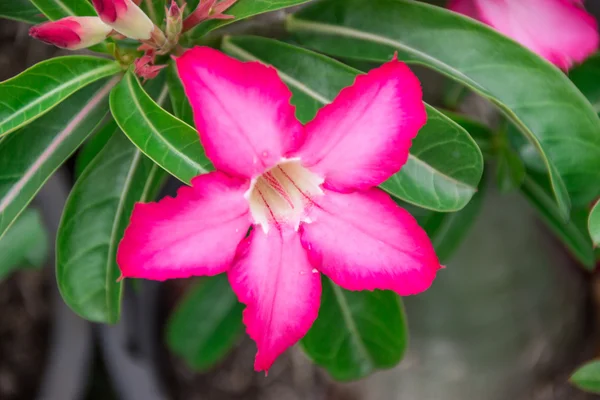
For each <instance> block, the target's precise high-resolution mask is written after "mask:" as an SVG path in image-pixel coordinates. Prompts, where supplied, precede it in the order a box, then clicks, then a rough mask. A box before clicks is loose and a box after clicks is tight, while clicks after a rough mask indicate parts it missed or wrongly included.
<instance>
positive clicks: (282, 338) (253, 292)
mask: <svg viewBox="0 0 600 400" xmlns="http://www.w3.org/2000/svg"><path fill="white" fill-rule="evenodd" d="M229 281H230V282H231V287H232V288H233V291H234V292H235V293H236V295H237V296H238V298H239V300H240V302H242V303H244V304H246V309H245V310H244V324H245V325H246V330H247V332H248V334H249V335H250V337H251V338H252V339H253V340H254V341H255V342H256V345H257V347H258V353H257V354H256V360H255V362H254V368H255V369H256V370H257V371H262V370H264V371H266V370H268V369H269V367H271V364H273V362H274V361H275V359H276V358H277V357H278V356H279V355H280V354H281V353H283V352H284V351H285V350H286V349H287V348H288V347H290V346H292V345H293V344H294V343H296V342H297V341H298V340H300V338H302V337H303V336H304V335H305V334H306V332H308V330H309V328H310V327H311V325H312V323H313V322H314V321H315V319H316V318H317V314H318V312H319V303H320V299H321V277H320V274H319V273H318V272H317V270H314V269H313V267H312V266H311V265H310V263H309V261H308V256H307V254H306V251H305V250H304V248H303V247H302V245H301V243H300V237H299V236H298V233H297V232H294V231H293V230H292V229H289V230H287V229H285V228H284V229H282V230H280V229H270V230H269V233H268V234H266V233H264V231H263V230H262V229H260V228H258V229H253V230H252V232H251V233H250V236H249V237H248V238H246V239H245V240H244V241H243V242H242V243H241V244H240V247H239V249H238V256H237V257H236V261H235V263H234V265H233V267H232V268H231V269H230V270H229Z"/></svg>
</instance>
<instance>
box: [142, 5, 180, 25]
mask: <svg viewBox="0 0 600 400" xmlns="http://www.w3.org/2000/svg"><path fill="white" fill-rule="evenodd" d="M170 4H171V2H170V1H167V0H143V1H142V2H141V3H140V7H141V8H142V10H143V11H144V12H145V13H146V14H147V15H148V16H149V17H150V19H151V20H152V21H153V22H154V23H155V24H156V25H157V26H159V27H162V28H164V23H165V16H166V14H165V7H167V6H170ZM186 8H187V7H186Z"/></svg>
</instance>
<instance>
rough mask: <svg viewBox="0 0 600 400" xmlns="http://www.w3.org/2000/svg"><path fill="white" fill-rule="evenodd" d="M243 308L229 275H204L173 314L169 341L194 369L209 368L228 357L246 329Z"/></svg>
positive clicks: (171, 347) (175, 351)
mask: <svg viewBox="0 0 600 400" xmlns="http://www.w3.org/2000/svg"><path fill="white" fill-rule="evenodd" d="M243 309H244V306H243V305H242V304H241V303H239V302H238V301H237V298H236V297H235V294H234V293H233V291H232V290H231V287H230V285H229V281H228V280H227V275H226V274H221V275H217V276H213V277H208V278H202V280H201V281H200V282H199V284H198V285H196V286H195V287H193V288H192V289H191V290H190V291H189V292H188V293H187V294H186V296H185V298H184V299H183V300H182V301H181V303H180V304H179V305H178V306H177V308H176V310H175V312H174V313H173V314H172V315H171V317H170V319H169V323H168V325H167V344H168V345H169V348H170V349H171V351H172V352H173V353H175V354H177V355H178V356H179V357H181V358H182V359H184V360H185V361H186V362H187V363H188V365H190V366H191V367H192V368H194V369H195V370H197V371H205V370H207V369H209V368H210V367H212V366H213V365H214V364H215V363H217V362H219V361H220V360H221V359H222V358H223V357H225V355H227V352H228V351H229V350H230V349H231V348H232V347H233V346H234V345H235V343H236V342H237V340H238V339H239V337H240V335H241V334H242V333H243V332H244V329H243V328H244V325H243V324H242V311H243Z"/></svg>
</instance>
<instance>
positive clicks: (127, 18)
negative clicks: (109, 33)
mask: <svg viewBox="0 0 600 400" xmlns="http://www.w3.org/2000/svg"><path fill="white" fill-rule="evenodd" d="M92 3H93V4H94V8H95V9H96V12H97V13H98V15H99V16H100V19H102V21H103V22H104V23H105V24H107V25H110V26H111V27H112V28H113V29H114V30H115V31H117V32H119V33H120V34H122V35H125V36H127V37H129V38H132V39H138V40H148V39H150V37H151V35H152V31H153V30H154V23H153V22H152V21H151V20H150V18H148V16H147V15H146V14H145V13H144V12H143V11H142V9H141V8H140V7H138V6H137V5H136V4H135V3H134V2H133V1H131V0H92Z"/></svg>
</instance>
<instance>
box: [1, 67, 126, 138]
mask: <svg viewBox="0 0 600 400" xmlns="http://www.w3.org/2000/svg"><path fill="white" fill-rule="evenodd" d="M120 68H121V67H120V66H119V64H117V63H116V62H114V61H111V60H107V59H103V58H97V57H89V56H68V57H57V58H52V59H50V60H46V61H43V62H41V63H39V64H36V65H34V66H33V67H31V68H29V69H27V70H26V71H24V72H22V73H20V74H19V75H17V76H15V77H14V78H11V79H9V80H6V81H4V82H2V83H0V137H1V136H2V135H5V134H7V133H9V132H12V131H14V130H15V129H18V128H19V127H21V126H23V125H25V124H27V123H29V122H31V121H33V120H34V119H36V118H39V117H41V116H42V115H44V114H45V113H47V112H48V111H50V110H51V109H52V108H54V107H55V106H56V105H58V104H59V103H60V102H61V101H63V100H65V99H66V98H68V97H69V96H70V95H72V94H73V93H75V92H76V91H77V90H79V89H81V88H82V87H84V86H86V85H89V84H90V83H92V82H95V81H97V80H99V79H102V78H104V77H107V76H110V75H114V74H116V73H117V72H119V70H120Z"/></svg>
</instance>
